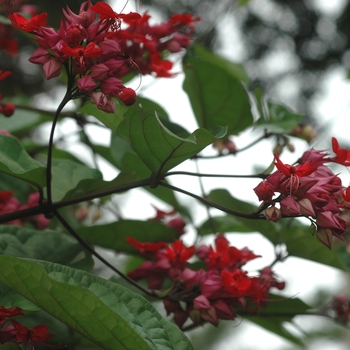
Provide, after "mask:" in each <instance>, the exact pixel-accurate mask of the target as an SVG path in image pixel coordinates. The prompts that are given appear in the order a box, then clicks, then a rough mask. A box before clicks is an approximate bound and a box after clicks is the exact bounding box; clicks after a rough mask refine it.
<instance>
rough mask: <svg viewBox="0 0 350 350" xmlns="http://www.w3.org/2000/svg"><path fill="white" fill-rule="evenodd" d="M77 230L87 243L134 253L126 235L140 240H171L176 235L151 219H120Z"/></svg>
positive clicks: (135, 251)
mask: <svg viewBox="0 0 350 350" xmlns="http://www.w3.org/2000/svg"><path fill="white" fill-rule="evenodd" d="M77 232H78V234H79V235H80V236H81V237H82V238H84V239H85V240H86V241H88V242H89V243H92V244H96V245H98V246H100V247H105V248H109V249H114V250H116V251H118V252H123V253H128V254H135V253H137V250H136V249H135V248H133V247H132V246H131V245H130V244H129V243H128V242H127V241H126V240H125V238H126V237H133V238H135V239H136V240H138V241H141V242H158V241H164V242H171V241H173V240H175V239H176V238H177V237H178V234H177V232H176V231H175V230H174V229H172V228H171V227H168V226H166V225H164V224H163V223H161V222H157V221H153V220H149V221H138V220H120V221H117V222H113V223H110V224H105V225H95V226H86V227H82V228H80V229H78V230H77Z"/></svg>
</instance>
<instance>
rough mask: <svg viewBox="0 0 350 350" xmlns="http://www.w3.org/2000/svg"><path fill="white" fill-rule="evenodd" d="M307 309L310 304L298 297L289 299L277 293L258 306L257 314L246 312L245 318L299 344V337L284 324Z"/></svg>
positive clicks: (300, 342)
mask: <svg viewBox="0 0 350 350" xmlns="http://www.w3.org/2000/svg"><path fill="white" fill-rule="evenodd" d="M309 309H310V306H309V305H307V304H305V303H304V302H303V301H302V300H300V299H297V298H293V299H290V298H284V297H282V296H279V295H275V296H274V295H270V296H269V302H268V303H267V305H266V306H261V307H260V310H259V312H258V315H257V316H252V315H249V314H246V315H245V318H247V319H248V320H250V321H251V322H254V323H256V324H258V325H259V326H261V327H263V328H264V329H266V330H268V331H270V332H272V333H275V334H277V335H279V336H281V337H283V338H285V339H287V340H289V341H291V342H293V343H295V344H299V345H301V344H302V341H301V339H300V338H297V337H296V336H295V335H293V334H292V333H291V332H290V331H289V330H288V329H287V328H286V327H284V324H285V323H289V322H291V321H292V319H293V317H294V316H297V315H300V314H301V315H302V314H304V313H305V312H306V311H307V310H309ZM237 311H238V310H237ZM238 312H239V311H238Z"/></svg>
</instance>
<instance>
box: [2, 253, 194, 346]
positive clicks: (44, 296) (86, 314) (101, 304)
mask: <svg viewBox="0 0 350 350" xmlns="http://www.w3.org/2000/svg"><path fill="white" fill-rule="evenodd" d="M38 263H39V262H38ZM38 263H35V262H33V261H29V260H22V259H18V258H15V257H9V256H0V264H1V266H2V269H1V270H0V281H1V282H3V283H5V284H7V285H8V286H9V287H11V288H13V289H14V290H16V291H17V292H19V293H20V294H22V295H23V296H24V297H26V298H27V299H29V300H30V301H31V302H33V303H34V304H36V305H38V306H39V307H40V308H41V309H43V310H44V311H46V312H48V313H50V314H51V315H53V316H54V317H56V318H57V319H59V320H60V321H62V322H63V323H65V324H66V325H68V326H69V327H71V328H73V329H74V330H76V331H77V332H79V333H81V334H82V335H83V336H85V337H86V338H88V339H90V340H91V341H92V342H94V343H95V344H97V345H99V346H100V347H102V349H108V350H115V349H125V350H126V349H127V350H134V349H135V350H151V349H154V350H158V349H159V350H168V349H173V350H175V349H176V350H190V349H193V348H192V346H191V344H190V342H189V341H188V339H187V338H186V337H185V335H184V334H183V332H182V331H180V330H179V329H178V328H177V327H176V326H174V325H172V324H170V323H169V322H167V321H166V320H164V319H163V318H162V317H161V316H160V315H159V313H158V312H157V311H156V310H155V309H154V308H153V307H152V305H151V304H149V303H148V302H147V301H146V300H145V299H144V298H142V297H140V296H139V295H137V294H135V293H133V292H131V291H130V290H128V289H126V288H123V287H121V286H120V285H118V284H115V283H112V282H110V281H107V280H104V279H102V278H100V277H97V276H94V275H91V274H88V273H86V272H82V271H79V270H74V269H71V268H68V267H65V266H62V265H56V264H52V263H46V262H40V265H38Z"/></svg>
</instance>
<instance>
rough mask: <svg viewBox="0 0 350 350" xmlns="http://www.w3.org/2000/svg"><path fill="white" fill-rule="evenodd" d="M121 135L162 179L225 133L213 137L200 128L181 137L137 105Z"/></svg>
mask: <svg viewBox="0 0 350 350" xmlns="http://www.w3.org/2000/svg"><path fill="white" fill-rule="evenodd" d="M118 133H119V134H121V135H122V136H123V137H125V138H126V139H127V140H129V142H130V144H131V146H132V148H133V150H134V151H135V152H136V154H137V155H138V156H139V157H140V158H141V160H142V161H143V162H144V163H145V164H146V165H147V166H148V168H149V169H150V170H151V171H152V173H153V174H154V175H156V176H157V177H160V176H161V175H162V174H164V173H165V172H166V171H168V170H170V169H171V168H173V167H175V166H176V165H178V164H180V163H182V162H183V161H185V160H187V159H189V158H191V157H193V156H194V155H196V154H197V153H199V152H200V151H201V150H202V149H204V148H205V147H206V146H208V145H209V144H211V143H213V142H214V141H215V139H216V138H217V137H222V136H223V135H224V134H225V131H224V130H220V132H219V133H218V135H216V136H213V135H212V134H210V133H209V132H208V131H207V130H204V129H198V130H196V131H194V132H193V133H192V134H191V135H190V136H188V137H187V138H180V137H178V136H176V135H175V134H173V133H172V132H170V131H169V130H168V129H166V128H165V127H164V125H162V123H161V122H160V120H159V118H158V117H157V116H156V115H154V114H153V112H151V111H147V110H144V109H143V108H142V107H139V106H136V107H134V108H131V109H130V110H129V112H127V113H126V114H125V115H124V120H123V122H122V123H121V124H120V126H119V128H118Z"/></svg>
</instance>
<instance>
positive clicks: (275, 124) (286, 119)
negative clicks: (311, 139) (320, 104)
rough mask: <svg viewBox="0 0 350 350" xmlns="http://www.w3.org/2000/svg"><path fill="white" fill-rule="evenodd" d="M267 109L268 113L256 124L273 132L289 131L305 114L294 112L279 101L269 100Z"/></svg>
mask: <svg viewBox="0 0 350 350" xmlns="http://www.w3.org/2000/svg"><path fill="white" fill-rule="evenodd" d="M267 109H268V111H267V112H268V115H267V116H265V117H261V118H260V119H259V120H258V121H257V123H256V124H255V126H258V127H261V128H264V129H266V130H268V131H270V132H273V133H279V134H283V133H288V132H289V131H291V130H292V129H293V128H295V127H296V126H297V125H298V124H300V122H301V121H302V120H303V118H304V116H303V115H301V114H297V113H294V112H292V111H291V110H290V109H289V108H287V107H285V106H283V105H280V104H277V103H272V102H268V103H267Z"/></svg>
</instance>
